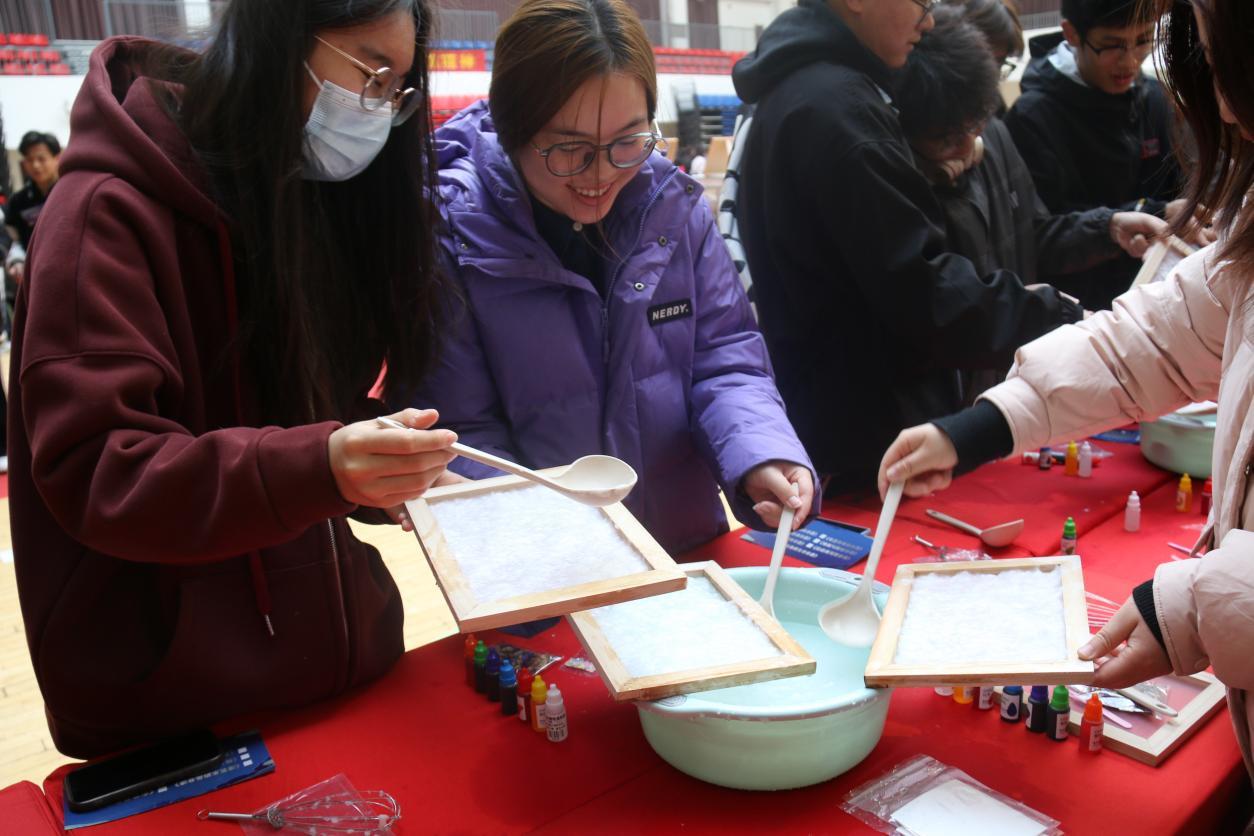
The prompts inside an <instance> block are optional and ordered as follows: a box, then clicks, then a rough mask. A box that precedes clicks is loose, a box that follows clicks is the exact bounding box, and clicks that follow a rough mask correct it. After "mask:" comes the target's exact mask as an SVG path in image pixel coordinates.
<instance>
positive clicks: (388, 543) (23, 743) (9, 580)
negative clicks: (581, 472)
mask: <svg viewBox="0 0 1254 836" xmlns="http://www.w3.org/2000/svg"><path fill="white" fill-rule="evenodd" d="M351 524H352V526H353V530H354V533H356V534H357V536H358V537H359V538H360V539H362V540H365V541H368V542H370V543H372V544H373V545H374V546H375V547H376V548H378V549H379V551H380V552H381V553H382V554H383V556H384V560H385V561H386V562H387V564H388V568H389V569H390V570H391V572H392V575H393V577H395V578H396V582H397V585H398V586H399V587H400V589H401V598H402V600H403V601H404V603H405V647H406V649H409V648H413V647H419V646H421V645H424V644H427V643H429V642H433V641H435V640H437V639H441V638H443V637H445V636H448V635H450V634H452V633H454V632H456V630H457V627H456V625H455V623H454V622H453V616H452V614H451V613H450V612H449V610H448V606H447V605H446V604H445V603H444V597H443V595H441V593H440V590H439V587H437V586H436V585H435V579H434V578H433V577H432V575H431V570H430V569H429V568H428V567H427V562H426V560H424V559H423V557H422V553H421V551H419V548H418V544H417V543H416V542H415V541H414V535H412V534H406V533H405V532H403V531H401V530H400V528H399V527H398V526H381V525H359V524H358V523H355V522H354V523H351ZM10 548H11V545H10V539H9V501H8V499H0V549H3V550H6V551H7V550H8V549H10ZM69 762H70V758H67V757H65V756H64V755H62V754H61V753H60V752H58V751H57V750H56V749H54V748H53V747H52V740H51V738H50V737H49V736H48V726H47V724H46V722H45V721H44V704H43V700H42V699H41V698H40V696H39V687H38V686H37V685H36V683H35V674H34V671H33V670H32V669H31V664H30V655H29V653H28V652H27V649H26V634H25V633H24V632H23V628H22V615H21V611H20V609H19V608H18V603H17V584H16V582H15V580H14V575H13V564H12V563H9V562H0V787H6V786H8V785H9V784H12V783H14V782H16V781H21V780H28V781H33V782H34V783H36V784H40V783H42V782H43V779H44V777H45V776H46V775H47V774H48V773H49V772H51V771H52V770H54V769H56V768H57V767H58V766H60V765H61V764H63V763H69ZM0 830H3V826H0Z"/></svg>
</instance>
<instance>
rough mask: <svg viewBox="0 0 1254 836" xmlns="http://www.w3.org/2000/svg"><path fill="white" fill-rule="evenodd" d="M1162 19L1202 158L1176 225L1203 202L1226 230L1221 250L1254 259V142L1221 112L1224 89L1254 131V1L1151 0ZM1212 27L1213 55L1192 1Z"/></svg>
mask: <svg viewBox="0 0 1254 836" xmlns="http://www.w3.org/2000/svg"><path fill="white" fill-rule="evenodd" d="M1146 3H1147V5H1148V6H1149V7H1150V9H1151V10H1152V13H1153V15H1154V16H1161V17H1160V19H1159V24H1158V25H1159V40H1160V42H1161V43H1162V44H1163V62H1164V65H1165V66H1164V70H1165V75H1166V78H1167V88H1168V90H1169V91H1170V93H1171V96H1172V98H1173V99H1174V100H1175V104H1176V107H1177V108H1178V109H1179V111H1180V113H1181V114H1182V115H1183V117H1184V120H1185V121H1186V122H1187V123H1188V126H1189V128H1190V129H1191V131H1192V133H1193V138H1194V142H1195V145H1196V148H1195V151H1194V153H1195V154H1196V157H1197V159H1196V161H1191V163H1190V164H1189V165H1188V167H1187V169H1186V170H1190V171H1191V176H1190V177H1189V184H1188V186H1187V187H1186V190H1185V195H1184V198H1185V201H1186V203H1187V204H1188V206H1187V211H1185V212H1182V213H1180V217H1179V219H1178V220H1177V222H1176V224H1175V228H1174V229H1173V231H1174V232H1177V233H1178V232H1180V231H1181V228H1182V227H1183V226H1184V225H1185V224H1186V223H1187V221H1188V219H1190V218H1192V217H1193V214H1194V212H1196V211H1197V210H1198V207H1206V208H1205V209H1204V210H1203V211H1204V212H1205V213H1206V214H1207V215H1209V216H1210V217H1212V218H1213V219H1214V222H1215V224H1216V225H1217V226H1218V227H1220V228H1222V229H1224V230H1226V231H1227V234H1228V241H1227V243H1226V245H1225V246H1224V250H1223V252H1222V255H1223V256H1224V257H1225V258H1231V259H1233V260H1236V261H1240V262H1243V263H1244V264H1246V265H1250V266H1254V207H1251V208H1250V209H1249V210H1247V211H1245V212H1244V213H1243V212H1242V206H1243V204H1244V203H1245V200H1246V198H1247V196H1248V195H1249V194H1250V190H1251V189H1252V188H1254V143H1251V142H1249V141H1247V140H1245V139H1243V138H1242V137H1241V134H1240V132H1239V131H1238V130H1237V129H1236V127H1234V126H1232V125H1226V124H1224V123H1223V120H1221V119H1220V117H1219V99H1218V96H1217V95H1216V90H1219V91H1222V93H1223V96H1224V98H1225V99H1226V100H1227V102H1228V107H1229V108H1230V109H1231V110H1232V112H1233V114H1234V115H1235V116H1236V118H1237V120H1238V121H1239V122H1240V123H1241V125H1242V126H1243V127H1244V128H1245V130H1246V131H1247V132H1254V3H1252V2H1250V0H1192V3H1189V2H1181V0H1146ZM1194 8H1196V9H1197V10H1198V14H1200V15H1201V17H1202V18H1203V19H1204V20H1205V21H1206V23H1207V30H1208V31H1209V32H1210V61H1209V62H1208V61H1207V60H1206V55H1205V54H1204V52H1203V50H1202V40H1201V37H1200V36H1199V34H1198V29H1197V21H1196V20H1194V18H1193V9H1194Z"/></svg>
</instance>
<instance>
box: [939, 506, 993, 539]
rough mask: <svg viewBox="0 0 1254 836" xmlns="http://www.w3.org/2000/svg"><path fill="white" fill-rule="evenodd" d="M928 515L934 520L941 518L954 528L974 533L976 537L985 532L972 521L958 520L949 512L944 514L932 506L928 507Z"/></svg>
mask: <svg viewBox="0 0 1254 836" xmlns="http://www.w3.org/2000/svg"><path fill="white" fill-rule="evenodd" d="M927 515H928V516H929V517H931V518H932V519H934V520H940V521H941V522H943V523H949V524H950V525H952V526H953V527H954V528H956V529H958V530H960V531H965V532H966V533H968V534H974V535H975V536H976V537H979V536H980V535H981V534H983V533H984V532H983V531H981V530H980V529H978V528H976V527H975V526H973V525H971V523H964V522H963V521H962V520H956V519H954V518H953V517H951V516H949V515H948V514H942V513H941V512H940V511H933V510H932V509H931V508H928V509H927Z"/></svg>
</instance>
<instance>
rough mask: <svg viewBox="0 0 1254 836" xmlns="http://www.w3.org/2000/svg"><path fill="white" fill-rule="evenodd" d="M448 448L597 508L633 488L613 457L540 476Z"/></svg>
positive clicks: (383, 421)
mask: <svg viewBox="0 0 1254 836" xmlns="http://www.w3.org/2000/svg"><path fill="white" fill-rule="evenodd" d="M375 420H376V422H377V423H378V424H379V426H381V427H390V428H392V429H398V430H408V429H412V427H407V426H405V425H404V424H402V423H401V422H400V421H396V420H393V419H391V418H387V417H380V418H376V419H375ZM449 449H451V450H452V451H453V452H455V453H457V455H459V456H464V457H465V458H468V459H470V460H471V461H476V462H479V464H486V465H487V466H488V467H495V468H496V469H498V470H503V471H505V472H506V473H512V474H514V475H515V476H521V477H522V478H524V479H530V480H531V481H532V482H535V483H536V484H538V485H544V486H545V487H546V488H549V489H551V490H555V491H557V492H558V493H560V494H562V495H563V496H566V497H569V498H570V499H573V500H575V501H576V502H581V503H583V504H584V505H592V506H595V507H598V508H599V507H601V506H603V505H613V504H614V503H615V502H620V501H622V499H623V498H624V497H626V496H627V494H629V493H631V489H632V488H634V487H635V486H636V471H635V470H633V469H632V467H631V465H629V464H627V462H625V461H623V460H622V459H616V458H614V457H613V456H600V455H596V456H584V457H582V458H579V459H576V460H575V461H574V462H572V463H571V464H570V466H569V467H567V468H566V470H565V471H563V472H562V473H561V475H559V476H546V475H544V474H543V473H536V472H535V471H534V470H532V469H531V468H527V467H523V466H522V465H520V464H516V463H514V462H511V461H510V460H509V459H502V458H501V457H500V456H494V455H492V454H491V453H485V452H483V451H482V450H476V449H475V448H474V447H467V446H466V445H465V444H462V443H460V442H454V443H453V444H452V445H451V446H450V448H449Z"/></svg>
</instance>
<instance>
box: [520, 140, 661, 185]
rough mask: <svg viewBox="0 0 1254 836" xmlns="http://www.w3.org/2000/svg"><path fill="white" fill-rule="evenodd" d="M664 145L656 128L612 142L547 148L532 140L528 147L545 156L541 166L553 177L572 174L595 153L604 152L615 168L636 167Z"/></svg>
mask: <svg viewBox="0 0 1254 836" xmlns="http://www.w3.org/2000/svg"><path fill="white" fill-rule="evenodd" d="M659 145H660V146H661V147H662V148H665V147H666V143H665V141H664V140H663V139H662V137H661V136H659V135H658V134H657V133H656V132H655V131H641V132H640V133H636V134H628V135H627V136H620V137H619V138H618V139H616V140H614V141H613V142H609V143H606V144H605V145H597V144H596V143H595V142H588V141H587V140H577V141H574V142H558V143H556V144H554V145H550V146H549V147H548V148H541V147H540V146H538V145H536V144H535V143H534V142H533V143H531V147H532V148H534V149H535V151H536V153H537V154H539V155H540V156H541V157H543V158H544V165H545V166H546V167H547V168H548V170H549V173H550V174H553V175H554V176H556V177H574V176H575V175H576V174H578V173H579V172H581V171H584V170H586V169H587V168H588V166H590V165H592V163H593V161H594V160H596V157H597V154H598V153H600V152H601V151H604V152H605V155H606V158H607V159H608V160H609V161H610V165H612V166H614V168H635V167H636V166H638V165H640V164H641V163H643V162H644V161H645V160H647V159H648V158H649V155H650V154H652V153H653V149H654V148H657V147H658V146H659Z"/></svg>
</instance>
